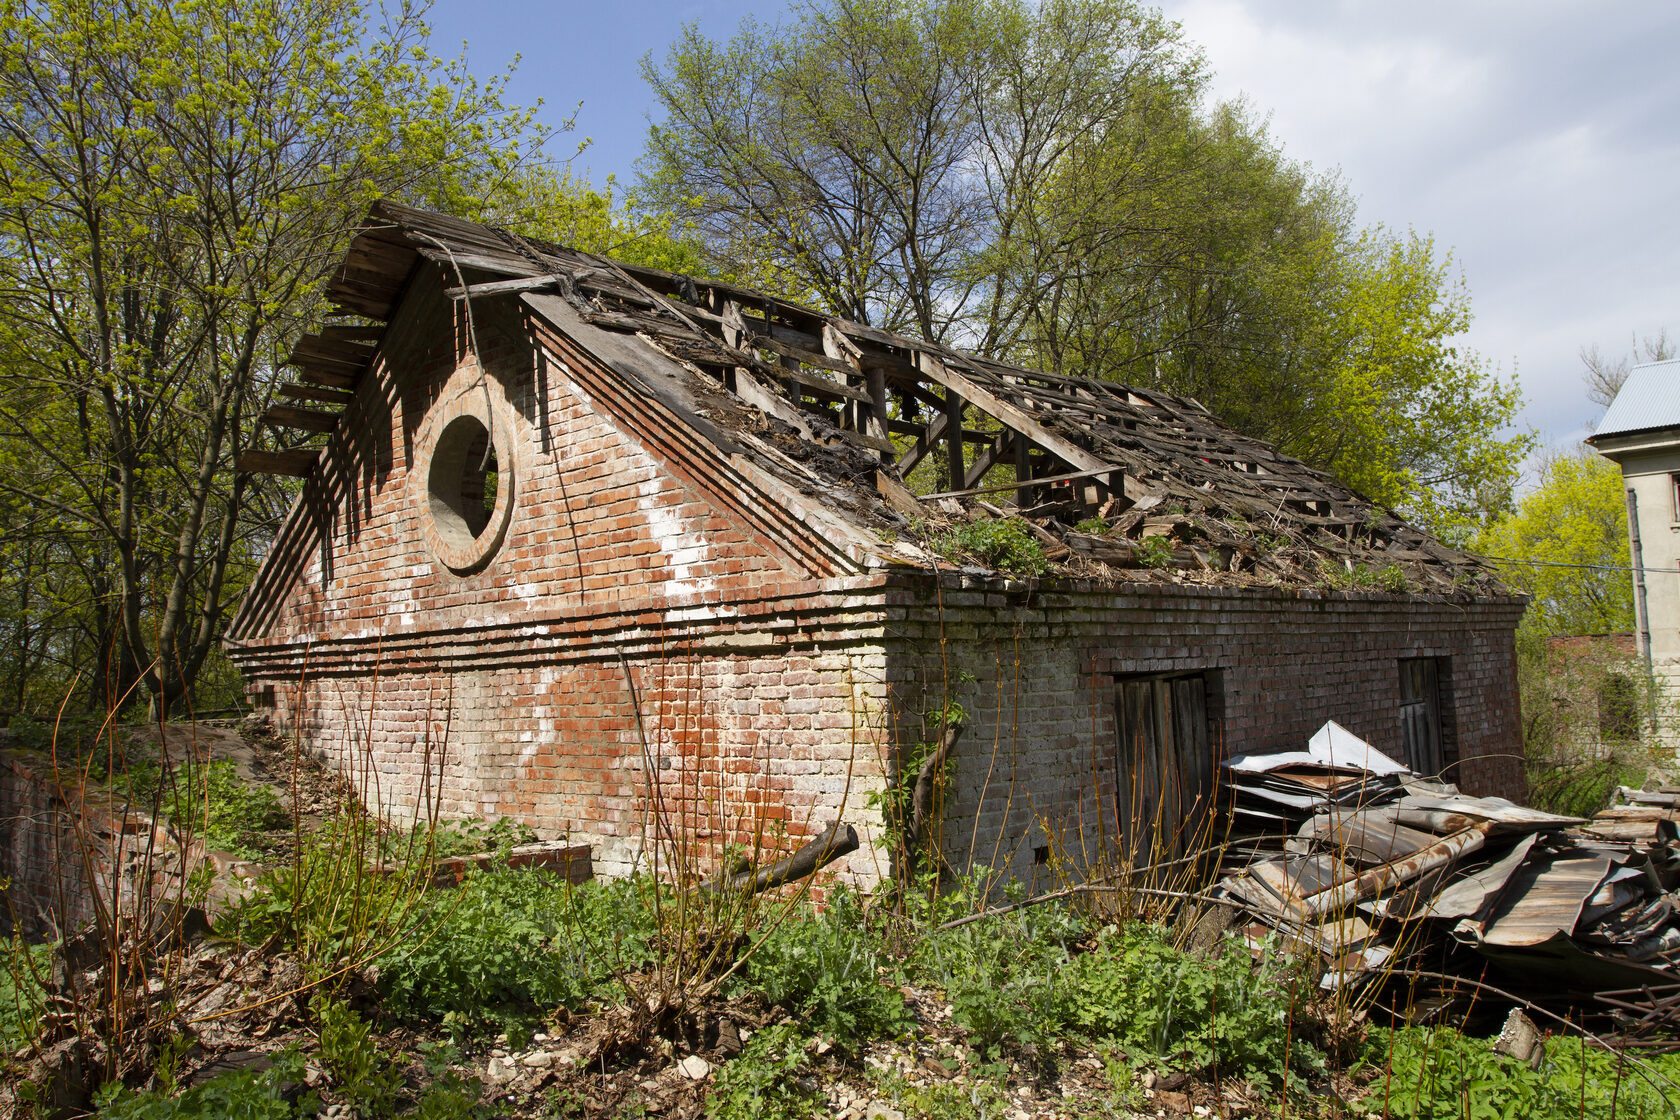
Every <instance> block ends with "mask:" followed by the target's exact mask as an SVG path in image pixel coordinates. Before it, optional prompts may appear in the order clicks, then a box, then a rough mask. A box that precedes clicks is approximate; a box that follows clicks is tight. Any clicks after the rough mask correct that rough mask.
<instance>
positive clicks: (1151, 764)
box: [1114, 673, 1220, 867]
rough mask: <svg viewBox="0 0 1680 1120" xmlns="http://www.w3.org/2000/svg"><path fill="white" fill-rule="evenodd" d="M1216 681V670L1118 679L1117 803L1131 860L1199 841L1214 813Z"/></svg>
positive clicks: (1157, 856) (1152, 858) (1172, 853)
mask: <svg viewBox="0 0 1680 1120" xmlns="http://www.w3.org/2000/svg"><path fill="white" fill-rule="evenodd" d="M1218 680H1219V674H1218V673H1194V674H1184V675H1178V676H1151V677H1123V678H1120V679H1119V680H1117V681H1115V690H1114V691H1115V715H1116V719H1117V726H1118V727H1119V730H1120V742H1119V744H1118V751H1117V756H1116V760H1117V765H1116V766H1115V778H1116V788H1115V798H1116V800H1117V802H1118V804H1117V806H1116V810H1117V816H1118V818H1119V831H1120V842H1121V850H1122V852H1124V853H1125V856H1126V858H1127V859H1128V860H1129V861H1130V863H1131V865H1132V866H1133V867H1142V866H1147V865H1149V864H1152V863H1158V862H1160V861H1162V860H1164V859H1176V858H1177V857H1179V856H1182V855H1184V854H1185V853H1186V852H1187V851H1190V850H1193V849H1194V848H1196V847H1199V846H1200V841H1201V840H1202V839H1203V837H1202V835H1201V834H1202V833H1203V832H1204V831H1205V830H1206V827H1207V823H1208V821H1209V820H1210V819H1211V818H1210V816H1209V813H1208V808H1209V803H1210V801H1211V800H1212V795H1213V773H1214V771H1213V768H1214V762H1215V759H1214V752H1215V745H1214V736H1213V734H1212V730H1211V721H1212V720H1213V719H1216V718H1217V715H1218V711H1219V707H1220V697H1219V689H1218Z"/></svg>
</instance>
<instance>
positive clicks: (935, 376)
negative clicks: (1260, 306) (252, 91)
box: [240, 203, 1504, 595]
mask: <svg viewBox="0 0 1680 1120" xmlns="http://www.w3.org/2000/svg"><path fill="white" fill-rule="evenodd" d="M422 261H425V262H430V263H431V264H433V265H435V266H438V267H439V268H441V269H442V270H443V275H444V277H445V280H444V282H445V284H446V285H448V289H447V294H448V295H449V296H450V297H451V298H453V299H455V300H457V301H463V302H465V303H466V304H467V306H468V308H469V312H470V308H471V305H472V303H473V301H486V300H490V299H495V298H501V297H506V296H513V295H523V296H524V297H525V298H526V302H527V303H528V304H531V305H534V306H540V303H539V301H538V300H536V299H534V298H532V297H533V296H534V295H535V294H536V293H553V294H554V296H557V297H558V298H560V299H563V300H564V301H565V302H566V304H568V305H569V306H570V308H571V309H572V310H573V311H575V313H576V315H577V316H578V317H580V318H582V319H583V320H585V321H586V322H588V323H590V324H592V325H594V326H595V327H598V328H601V329H603V330H605V331H609V332H616V333H618V334H620V335H623V336H626V341H627V342H631V343H632V344H634V345H639V346H645V347H648V348H650V349H651V350H655V351H658V352H662V354H663V355H664V356H666V357H669V358H674V359H676V361H678V362H680V363H681V367H682V368H683V369H684V370H686V371H687V375H688V376H689V377H691V379H692V384H690V385H688V386H686V387H685V388H686V390H687V395H688V396H689V397H690V399H693V400H699V401H703V402H704V403H705V404H706V405H707V406H708V407H706V408H704V409H697V410H696V411H697V412H698V413H699V415H700V416H703V417H705V418H706V422H708V423H710V424H711V425H713V426H718V425H722V426H726V427H729V428H732V429H734V430H735V431H739V432H750V433H751V434H753V435H754V436H756V437H757V438H755V439H750V440H747V441H745V443H746V445H747V446H748V447H749V448H750V447H754V446H756V447H758V448H761V449H762V448H764V447H765V446H766V445H774V447H775V448H776V449H777V450H778V451H779V452H781V453H782V454H784V455H786V456H788V457H790V458H792V459H794V460H797V461H799V462H801V463H802V464H804V467H805V470H804V479H805V484H806V485H805V487H804V488H805V489H807V490H810V489H812V485H813V479H814V480H815V486H816V488H817V489H818V490H819V491H820V492H819V494H818V496H819V497H821V498H822V499H823V500H824V501H825V503H827V504H828V505H829V506H830V508H833V509H837V510H841V511H843V512H844V514H845V515H846V516H847V517H848V518H849V519H850V520H852V521H853V522H856V523H858V524H860V525H862V526H864V527H865V528H867V529H870V530H873V531H874V532H876V533H878V534H879V533H883V532H884V531H887V530H890V533H887V534H886V535H888V536H891V537H895V538H899V539H900V540H904V541H919V542H921V543H923V544H924V545H927V544H931V545H932V548H931V549H928V550H926V551H921V552H919V553H918V551H917V550H916V549H915V548H914V547H911V548H910V549H909V550H908V552H910V553H911V554H915V555H921V556H923V557H925V558H926V562H928V563H934V564H937V563H942V562H944V561H942V560H940V559H939V558H937V556H936V553H940V552H942V553H944V554H945V556H947V557H953V556H954V557H956V558H957V559H959V560H960V559H965V558H966V559H969V560H972V559H974V557H973V556H967V557H965V556H964V554H963V552H962V549H961V545H960V540H961V537H960V536H957V537H951V536H944V537H942V532H943V531H945V530H948V529H949V528H950V527H951V525H952V523H954V522H960V521H968V520H974V519H985V518H1014V517H1019V518H1021V519H1022V523H1023V524H1024V525H1025V527H1026V528H1027V529H1028V530H1030V532H1031V533H1032V535H1033V536H1034V537H1035V538H1036V539H1037V540H1038V541H1039V542H1040V545H1041V547H1042V548H1043V551H1044V554H1045V558H1046V559H1047V560H1048V561H1050V562H1052V563H1053V564H1054V565H1055V566H1056V567H1057V568H1058V569H1059V570H1060V571H1062V572H1064V573H1067V574H1072V575H1082V576H1095V577H1101V578H1109V579H1128V580H1179V581H1194V582H1220V583H1237V584H1245V583H1252V584H1273V583H1284V584H1293V585H1310V584H1321V583H1327V584H1331V585H1333V586H1344V587H1345V586H1355V587H1360V586H1365V587H1380V588H1381V589H1384V590H1389V591H1410V592H1414V593H1427V594H1435V595H1443V594H1445V595H1452V594H1489V593H1503V590H1504V589H1503V588H1502V586H1501V585H1500V584H1499V582H1498V580H1497V577H1496V576H1495V575H1494V573H1493V571H1492V569H1491V568H1490V567H1489V566H1488V565H1486V564H1485V563H1484V562H1482V561H1481V560H1480V559H1478V558H1476V557H1473V556H1470V555H1468V554H1465V553H1463V552H1459V551H1457V550H1454V549H1451V548H1448V547H1446V546H1444V545H1442V544H1440V543H1439V542H1437V541H1435V540H1434V539H1432V538H1431V537H1430V536H1429V535H1428V534H1426V533H1424V532H1422V531H1421V530H1419V529H1417V528H1415V527H1413V526H1410V525H1408V524H1406V523H1405V522H1404V521H1402V520H1400V519H1399V518H1398V517H1396V516H1395V515H1394V514H1393V513H1391V512H1389V511H1387V510H1384V509H1381V508H1379V507H1377V506H1375V505H1373V504H1372V503H1371V502H1369V501H1367V500H1365V499H1364V498H1362V497H1360V496H1359V495H1358V494H1356V493H1354V492H1353V491H1352V490H1350V489H1348V488H1347V487H1346V486H1343V485H1342V484H1341V483H1339V482H1337V481H1336V480H1335V479H1333V478H1332V477H1330V476H1329V475H1327V474H1325V473H1323V472H1321V471H1317V470H1314V469H1313V468H1311V467H1308V466H1307V465H1306V464H1304V463H1302V462H1300V461H1299V460H1296V459H1293V458H1290V457H1289V456H1287V455H1282V454H1279V453H1278V452H1277V451H1275V450H1274V449H1273V448H1271V447H1269V446H1267V445H1266V444H1264V443H1262V442H1260V441H1258V440H1254V439H1250V438H1248V437H1247V436H1244V435H1242V434H1240V433H1238V432H1236V431H1234V430H1232V429H1231V428H1229V427H1227V426H1226V425H1224V424H1222V423H1221V422H1220V421H1219V420H1218V419H1217V418H1216V417H1214V416H1213V415H1212V413H1210V412H1209V411H1208V410H1207V409H1206V408H1205V407H1203V406H1202V405H1201V404H1200V403H1199V402H1197V401H1195V400H1192V399H1190V398H1187V397H1180V396H1175V395H1173V394H1171V393H1166V392H1162V391H1160V390H1155V389H1136V388H1131V387H1128V386H1125V385H1120V384H1116V383H1113V382H1108V381H1098V380H1093V379H1086V378H1074V377H1063V376H1057V375H1053V374H1047V373H1040V372H1035V371H1032V370H1026V369H1021V368H1017V367H1014V366H1010V365H1006V364H1003V363H1001V362H996V361H992V360H990V359H986V358H981V357H976V356H974V355H969V354H963V353H959V352H957V351H955V350H952V349H949V348H947V347H943V346H940V345H937V344H934V343H929V342H925V341H921V340H917V339H911V338H907V337H904V336H900V335H896V334H892V333H889V332H887V331H883V330H879V329H876V328H873V327H868V326H864V325H862V324H859V323H854V322H850V321H848V320H844V319H840V318H836V317H834V316H829V315H824V314H821V313H819V312H816V311H812V310H810V309H809V308H806V307H802V306H799V305H797V304H795V303H791V302H789V301H786V300H780V299H776V298H773V297H770V296H766V295H764V294H762V293H759V292H754V291H750V290H747V289H745V288H742V287H739V286H736V285H733V284H729V283H724V282H719V281H714V280H701V279H696V278H693V277H689V276H683V275H678V274H673V273H669V272H664V271H661V270H659V269H653V268H646V267H639V266H634V265H628V264H620V263H618V262H615V261H611V260H608V259H606V258H603V257H598V256H594V255H591V254H588V253H583V252H579V251H577V250H573V249H567V248H564V247H562V246H558V245H553V244H549V243H546V242H542V241H538V240H535V239H532V238H527V237H522V236H520V235H518V234H515V233H511V232H508V231H506V230H501V229H495V228H492V227H488V226H484V225H479V224H476V223H472V222H468V221H463V220H461V219H458V218H454V217H450V216H448V215H444V214H438V213H432V212H428V211H422V210H415V209H411V208H408V207H403V206H398V205H395V204H392V203H379V204H377V205H375V207H374V208H373V210H372V212H371V213H370V216H369V219H368V221H367V223H366V224H365V225H364V226H363V227H362V228H361V229H360V230H359V231H358V232H357V234H356V237H355V239H354V241H353V242H352V244H351V247H350V250H349V252H348V254H347V256H346V258H345V260H344V263H343V265H342V266H341V267H340V269H339V271H338V273H337V274H336V275H335V276H334V277H333V279H332V281H331V283H330V284H329V286H328V288H327V291H326V295H327V298H328V300H329V301H330V302H331V303H332V304H333V305H334V306H335V307H336V308H337V310H338V313H339V314H340V315H341V316H347V317H353V320H361V322H355V321H351V322H346V323H338V324H333V325H328V326H326V327H323V328H322V329H321V331H320V332H319V333H317V334H312V335H308V336H305V337H304V338H303V339H301V340H300V341H299V342H298V343H297V345H296V347H295V348H294V349H293V351H292V355H291V358H290V364H291V365H292V366H294V367H295V368H296V369H297V370H298V371H299V374H300V381H301V382H302V384H298V385H289V386H283V387H282V388H281V393H282V394H283V395H284V396H286V397H288V398H290V401H291V402H292V403H285V404H277V405H275V406H274V407H273V408H271V409H270V411H269V413H268V416H267V419H268V420H269V422H270V423H271V424H272V425H274V426H275V427H285V428H290V429H294V430H301V431H303V432H306V433H321V432H330V431H332V430H333V429H334V427H335V426H336V424H337V422H338V420H337V415H336V414H335V413H333V412H330V411H326V410H323V409H322V408H320V407H319V406H321V405H335V404H344V403H348V401H349V400H350V398H351V395H352V390H353V389H354V388H355V386H356V384H357V383H358V381H359V380H360V378H361V377H362V375H363V374H364V373H365V372H366V370H367V369H368V367H369V366H370V364H371V363H372V360H373V358H374V355H375V354H376V352H377V350H378V345H379V342H380V340H381V338H382V337H383V331H384V327H383V324H385V323H387V322H389V320H390V319H391V317H392V316H393V315H394V314H395V312H396V310H397V306H398V303H399V301H400V300H401V298H402V294H403V292H404V289H405V287H406V285H407V282H408V280H409V278H410V276H411V275H412V274H413V272H414V270H415V268H416V267H417V266H418V265H419V264H420V263H421V262H422ZM550 298H551V299H552V297H550ZM650 356H651V355H650ZM300 401H301V402H306V404H303V405H300V404H298V403H296V402H300ZM714 405H719V406H721V407H712V406H714ZM316 458H317V454H316V451H315V450H313V449H311V448H309V447H307V446H296V445H294V446H292V447H290V448H289V449H287V450H283V451H277V452H257V451H252V452H247V453H246V454H245V455H244V456H243V457H242V458H241V461H240V467H241V468H242V469H246V470H258V471H270V472H276V473H283V474H291V475H296V476H307V475H308V474H309V473H310V472H311V471H312V470H313V469H314V466H315V462H316ZM929 489H934V490H935V491H936V492H933V493H927V492H925V491H927V490H929ZM916 491H924V492H916ZM1098 519H1101V520H1100V522H1099V520H1098ZM1150 538H1155V539H1153V540H1151V539H1150ZM952 542H958V543H952ZM894 551H896V552H897V554H898V556H899V558H900V562H902V557H903V556H904V554H905V553H906V551H907V550H906V549H905V548H903V547H898V548H897V549H895V550H894Z"/></svg>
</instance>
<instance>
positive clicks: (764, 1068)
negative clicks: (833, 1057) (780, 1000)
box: [706, 1023, 823, 1120]
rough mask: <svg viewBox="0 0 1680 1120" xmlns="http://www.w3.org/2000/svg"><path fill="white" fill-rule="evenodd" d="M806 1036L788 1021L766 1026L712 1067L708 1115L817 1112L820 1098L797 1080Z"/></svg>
mask: <svg viewBox="0 0 1680 1120" xmlns="http://www.w3.org/2000/svg"><path fill="white" fill-rule="evenodd" d="M805 1043H806V1037H805V1036H804V1035H802V1034H800V1033H799V1030H798V1028H797V1027H796V1026H795V1025H794V1024H792V1023H778V1024H776V1025H775V1026H772V1027H766V1028H765V1029H763V1030H761V1031H759V1032H758V1033H757V1034H755V1035H753V1036H752V1038H751V1039H749V1040H748V1042H747V1045H746V1048H745V1049H744V1050H742V1051H741V1054H740V1056H739V1057H737V1058H735V1059H734V1060H733V1061H731V1062H729V1063H728V1064H727V1065H725V1066H724V1067H723V1068H722V1069H721V1070H719V1071H718V1075H717V1082H716V1084H715V1085H714V1086H713V1088H712V1091H711V1092H710V1093H709V1094H707V1096H706V1115H707V1116H709V1117H711V1118H712V1120H806V1118H807V1117H814V1116H818V1115H820V1114H821V1112H822V1108H821V1105H822V1103H823V1101H822V1098H821V1097H820V1096H818V1094H817V1093H816V1092H815V1091H814V1090H812V1089H809V1088H807V1087H806V1086H805V1085H803V1084H801V1083H800V1080H801V1075H802V1074H804V1072H805V1068H806V1065H807V1063H808V1061H809V1058H808V1056H807V1055H806V1052H805Z"/></svg>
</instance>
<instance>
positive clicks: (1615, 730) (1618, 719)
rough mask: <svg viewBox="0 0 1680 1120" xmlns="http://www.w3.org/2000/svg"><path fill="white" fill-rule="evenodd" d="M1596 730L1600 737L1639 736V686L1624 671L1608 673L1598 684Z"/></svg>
mask: <svg viewBox="0 0 1680 1120" xmlns="http://www.w3.org/2000/svg"><path fill="white" fill-rule="evenodd" d="M1598 734H1599V738H1601V739H1616V740H1621V741H1624V742H1625V741H1629V740H1633V739H1637V738H1639V687H1638V686H1637V685H1635V684H1634V683H1633V678H1632V677H1629V676H1627V675H1626V674H1624V673H1610V674H1609V675H1607V676H1606V677H1605V678H1604V683H1603V684H1601V685H1599V686H1598Z"/></svg>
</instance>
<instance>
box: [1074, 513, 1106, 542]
mask: <svg viewBox="0 0 1680 1120" xmlns="http://www.w3.org/2000/svg"><path fill="white" fill-rule="evenodd" d="M1073 528H1074V531H1075V532H1080V533H1089V534H1091V535H1092V536H1093V537H1100V536H1102V535H1103V534H1104V533H1106V532H1108V529H1109V525H1108V521H1107V520H1106V519H1104V518H1101V517H1087V518H1085V519H1084V520H1082V521H1080V522H1079V524H1077V525H1075V526H1074V527H1073Z"/></svg>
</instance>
